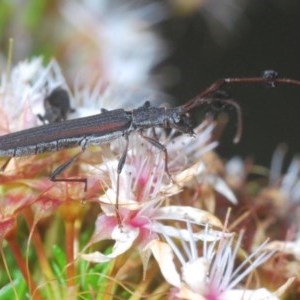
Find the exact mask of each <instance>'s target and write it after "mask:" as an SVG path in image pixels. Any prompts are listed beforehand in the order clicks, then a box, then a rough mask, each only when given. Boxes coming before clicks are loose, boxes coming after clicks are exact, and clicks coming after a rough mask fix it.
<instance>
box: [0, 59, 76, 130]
mask: <svg viewBox="0 0 300 300" xmlns="http://www.w3.org/2000/svg"><path fill="white" fill-rule="evenodd" d="M56 87H62V88H64V89H65V90H67V91H68V92H69V93H70V91H69V88H68V86H67V84H66V82H65V79H64V77H63V75H62V73H61V70H60V68H59V65H58V64H57V62H56V61H55V60H51V61H50V63H49V64H48V65H47V66H43V60H42V58H41V57H35V58H32V59H31V60H24V61H21V62H19V63H18V64H17V65H16V66H15V67H13V68H12V70H11V71H10V73H9V74H2V76H1V84H0V104H1V111H2V112H3V113H4V114H5V116H4V117H3V118H1V126H0V128H1V132H0V133H2V134H5V133H9V132H14V131H18V130H22V129H26V128H30V127H34V126H36V125H38V124H41V123H40V122H39V118H38V117H37V116H38V115H39V114H40V115H44V113H45V108H44V99H45V98H46V97H47V96H48V95H49V94H50V93H51V91H52V90H53V89H55V88H56ZM70 97H71V94H70ZM5 120H6V121H5Z"/></svg>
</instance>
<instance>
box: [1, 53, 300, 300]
mask: <svg viewBox="0 0 300 300" xmlns="http://www.w3.org/2000/svg"><path fill="white" fill-rule="evenodd" d="M57 87H61V88H63V89H65V90H66V91H67V92H68V93H69V97H70V101H71V103H72V106H74V107H76V112H75V113H74V114H75V115H76V114H77V116H82V115H85V114H86V112H87V111H89V112H92V111H94V107H95V103H94V101H93V97H94V98H97V99H98V100H99V101H101V100H102V101H104V102H105V100H106V99H107V95H110V97H111V96H112V95H114V93H113V92H112V91H110V89H109V86H106V89H105V90H104V94H101V92H102V93H103V89H99V90H98V87H96V88H95V90H93V91H92V92H89V93H87V90H86V89H85V90H78V91H77V92H76V93H74V96H72V94H71V92H70V89H69V88H68V86H67V84H66V82H65V80H64V77H63V76H62V73H61V71H60V68H59V66H58V64H57V63H56V62H55V61H54V60H52V61H51V62H50V63H49V64H48V65H47V66H46V67H44V66H43V64H42V60H41V59H40V58H35V59H32V60H30V61H24V62H22V63H20V64H19V65H17V66H16V67H15V68H13V69H12V70H11V72H10V74H9V77H5V76H4V75H3V77H2V81H1V85H0V103H1V104H2V107H3V108H2V110H1V113H2V115H3V116H5V117H3V118H2V119H1V124H0V128H1V133H2V134H7V133H9V132H14V131H19V130H22V129H26V128H29V127H34V126H36V125H38V124H39V123H40V122H41V120H40V118H39V117H38V116H39V115H44V114H45V111H44V109H45V107H44V99H45V97H47V95H48V94H49V93H50V92H51V90H53V89H55V88H57ZM20 89H21V90H22V93H21V92H20ZM97 91H98V92H99V93H98V94H97ZM20 93H21V94H20ZM85 97H87V98H85ZM88 99H90V100H91V101H90V102H89V101H88ZM16 101H19V102H18V104H16ZM7 103H15V105H14V106H13V108H12V106H8V105H7ZM80 103H83V104H84V105H83V106H81V105H80ZM89 103H90V107H89V106H88V104H89ZM94 113H97V112H94ZM68 117H72V114H70V115H68ZM61 125H62V126H63V123H62V124H61ZM41 126H44V125H41ZM216 126H217V124H216V123H215V121H214V120H212V119H211V118H206V119H204V120H203V121H202V123H201V124H200V125H199V126H198V127H196V128H195V136H194V137H190V136H185V135H178V134H177V133H176V132H175V131H171V132H166V131H165V130H164V129H157V128H154V130H149V131H147V132H135V133H132V134H131V135H130V136H129V137H128V140H127V139H126V138H119V139H116V140H113V141H111V142H110V143H108V144H104V145H103V144H102V145H100V146H99V147H90V148H89V149H86V150H85V151H84V152H83V153H81V155H78V153H80V152H81V150H80V149H79V150H78V149H75V150H73V149H70V150H62V151H60V152H57V153H53V154H42V155H37V156H33V157H28V158H23V159H20V158H14V159H11V160H10V161H9V162H8V163H7V164H6V163H5V161H4V164H5V165H6V166H5V170H4V172H3V173H2V174H0V176H1V177H0V178H1V182H0V191H1V193H0V198H1V203H0V210H1V211H0V213H1V219H0V226H1V229H0V232H1V240H2V241H7V242H8V245H9V246H10V247H11V249H14V250H13V254H14V255H15V257H16V258H18V259H17V261H18V262H19V264H20V269H21V272H22V274H23V276H24V278H25V280H26V281H27V284H28V287H29V291H30V293H31V295H34V296H33V298H36V299H41V297H42V296H41V294H42V291H40V288H38V285H37V284H36V283H35V279H33V278H32V277H31V274H30V271H29V268H30V267H29V266H28V263H27V262H26V260H23V259H22V258H21V257H22V253H21V252H22V251H16V238H17V232H18V230H19V225H18V224H19V222H20V219H21V220H22V219H25V221H26V223H27V225H28V228H29V230H30V235H29V236H30V238H29V240H28V245H27V247H26V249H27V250H26V253H27V252H28V250H29V247H30V244H31V242H32V244H33V245H34V248H35V250H36V252H37V256H38V261H39V264H40V265H41V266H42V268H41V269H42V273H43V277H44V278H45V279H46V281H47V280H49V282H51V281H52V280H53V279H54V278H55V274H54V273H53V270H52V268H51V267H50V263H49V261H48V259H47V255H46V253H45V249H44V245H43V244H42V238H41V236H40V235H39V233H38V229H39V230H41V227H40V226H42V225H40V224H43V222H45V220H49V217H50V216H52V217H53V216H55V215H57V214H58V215H59V216H60V217H61V218H62V219H63V220H64V223H65V233H66V234H65V235H66V236H65V244H66V264H65V265H64V267H63V270H62V271H61V272H66V278H67V285H68V292H66V293H67V294H65V295H68V296H70V294H68V293H70V291H71V290H72V291H73V293H75V294H76V293H77V292H79V290H80V289H82V287H81V288H80V284H79V283H77V282H76V280H75V277H76V274H80V275H82V276H85V275H84V273H80V271H78V270H77V269H76V263H77V262H78V261H80V262H82V261H86V262H88V263H93V264H96V265H97V264H99V265H105V264H109V263H111V264H113V263H115V262H116V261H118V259H122V262H123V267H121V269H124V270H126V272H125V271H123V272H120V273H117V274H118V275H117V276H118V277H119V278H121V279H120V280H122V281H124V282H128V280H133V283H132V284H136V287H135V290H136V291H135V292H134V291H132V293H133V294H135V293H137V291H138V289H139V284H141V285H142V284H143V283H142V282H147V278H148V277H149V276H150V275H149V274H151V273H152V272H154V271H153V270H155V267H154V266H155V265H156V264H157V266H158V268H159V269H157V268H156V271H155V274H158V275H157V276H162V278H164V280H165V283H166V284H169V285H170V286H171V287H173V288H170V287H164V289H163V291H164V295H165V297H166V298H169V299H249V300H250V299H279V297H281V295H283V294H284V293H285V292H286V291H287V290H288V289H289V287H290V286H291V285H292V284H293V282H294V281H295V280H296V281H297V280H298V279H295V277H296V274H295V272H293V269H292V262H293V263H295V261H294V260H293V261H287V262H286V264H285V268H286V271H285V272H284V273H282V274H280V276H279V275H278V276H277V277H276V278H275V277H274V280H273V281H268V278H269V277H268V275H267V274H269V273H270V272H271V271H270V269H271V267H270V266H271V264H275V265H276V264H278V262H277V260H276V257H280V255H281V257H288V256H291V255H292V256H294V257H295V260H296V261H298V260H299V255H298V252H297V249H298V248H299V246H298V245H299V241H298V239H297V238H296V239H295V241H294V242H291V241H290V242H285V241H284V236H281V235H280V232H275V231H274V226H276V225H277V224H282V225H284V227H282V228H286V232H287V230H288V229H289V228H290V227H289V226H290V224H291V222H292V221H293V220H295V216H293V217H294V218H292V216H291V217H290V218H287V216H286V215H287V214H288V215H289V214H290V213H291V209H292V208H294V207H295V206H297V203H298V198H299V193H298V189H299V187H298V186H299V184H298V183H299V173H300V171H299V170H300V168H299V160H298V159H294V160H293V162H292V163H291V166H290V167H289V168H288V171H287V173H286V174H284V175H281V169H282V168H281V164H282V152H280V150H278V151H277V152H276V153H275V155H274V159H273V163H272V167H271V171H270V176H269V178H270V181H269V184H268V185H266V186H264V187H258V185H257V187H256V190H258V189H259V192H256V191H255V192H254V191H253V190H251V186H253V184H252V185H251V182H249V181H248V180H247V178H248V175H249V174H250V173H251V172H252V170H253V165H252V163H251V162H243V161H242V160H241V159H238V158H234V159H232V160H231V161H229V162H228V163H227V164H224V163H223V162H222V161H221V160H220V159H219V158H218V157H217V155H216V154H215V153H214V152H213V149H214V148H215V147H216V146H217V144H218V143H217V141H215V140H213V133H214V130H215V128H216ZM149 139H150V141H151V140H156V141H157V142H159V143H160V144H161V145H163V146H164V147H165V148H166V152H164V151H162V150H161V148H158V147H157V144H153V143H151V142H149ZM74 157H76V160H75V159H74ZM120 161H121V162H124V163H122V164H120ZM65 162H67V164H69V162H70V165H69V166H68V168H67V169H66V170H64V172H63V174H59V176H60V179H61V180H59V182H52V181H51V180H49V179H48V176H49V175H50V174H51V172H52V171H53V170H54V169H55V167H56V166H61V165H62V164H64V163H65ZM120 166H121V167H120ZM117 170H119V171H117ZM78 178H79V180H78ZM82 178H86V182H87V193H86V194H85V193H84V188H83V185H82V183H81V182H82V180H80V179H82ZM70 179H71V180H70ZM72 179H74V180H72ZM249 199H250V200H249ZM274 199H275V200H276V199H277V201H275V200H274ZM287 199H291V200H290V202H289V203H288V204H286V205H285V210H284V211H283V210H282V201H283V200H284V201H285V202H286V201H287ZM80 203H85V205H84V206H81V205H80ZM266 203H272V211H271V210H270V207H268V209H269V210H270V212H272V215H271V214H269V213H268V211H266V209H265V205H266ZM250 205H251V206H250ZM229 207H231V212H230V214H229V215H227V217H226V216H225V215H226V213H227V211H228V208H229ZM247 207H248V209H245V208H247ZM274 213H275V214H274ZM254 217H255V218H256V223H255V222H251V220H252V219H253V218H254ZM230 220H235V221H234V222H232V223H231V222H230ZM47 222H49V221H47ZM80 224H81V225H80ZM85 226H89V228H90V229H89V230H88V231H89V232H90V233H91V228H92V227H95V228H94V230H93V232H92V233H91V236H90V237H89V238H88V239H87V238H85V242H84V243H83V241H82V240H81V239H80V236H81V235H80V234H79V233H80V232H83V231H84V228H85ZM241 229H243V232H242V233H240V234H237V232H240V230H241ZM267 236H271V237H272V238H273V239H274V241H273V242H268V241H267ZM245 237H246V240H245ZM52 239H53V237H52ZM56 242H58V241H56ZM136 250H137V251H136ZM135 253H138V254H139V257H140V259H139V260H140V262H141V265H142V271H141V274H142V275H141V276H140V277H139V278H134V279H133V277H132V276H133V275H130V267H129V266H128V265H134V264H136V262H135V261H136V259H135V258H134V257H135ZM27 255H28V253H27ZM26 259H28V258H26ZM125 266H126V267H125ZM258 267H260V271H259V272H258V271H256V269H257V268H258ZM132 268H134V267H132ZM77 272H79V273H77ZM111 272H112V273H111V275H110V274H108V276H113V274H114V271H111ZM133 273H134V272H133ZM8 274H9V272H8ZM160 274H161V275H160ZM150 277H151V276H150ZM152 277H153V276H152ZM154 277H155V276H154ZM141 278H143V279H141ZM152 280H154V278H152ZM277 281H279V282H277ZM38 283H39V284H41V282H38ZM107 284H108V283H107ZM153 284H154V286H160V284H159V283H153V282H152V281H150V282H149V289H148V290H147V291H145V293H151V294H153V295H154V294H155V293H154V290H155V289H154V288H153ZM108 286H109V284H108ZM71 287H73V289H71ZM74 287H77V288H74ZM150 287H152V289H151V288H150ZM96 290H97V289H96V287H94V291H95V293H96ZM106 292H107V293H108V290H106ZM161 292H162V291H161ZM139 293H140V292H139ZM75 294H72V296H74V295H75ZM140 295H141V296H142V295H143V293H142V294H140Z"/></svg>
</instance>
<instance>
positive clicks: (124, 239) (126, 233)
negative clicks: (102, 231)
mask: <svg viewBox="0 0 300 300" xmlns="http://www.w3.org/2000/svg"><path fill="white" fill-rule="evenodd" d="M138 234H139V230H138V229H137V228H132V227H129V226H127V227H122V228H120V227H119V226H116V227H115V229H114V230H113V232H112V236H111V237H112V239H113V240H115V241H116V243H115V245H114V247H113V249H112V253H110V254H108V255H105V254H103V253H101V252H99V251H95V252H92V253H89V254H81V257H82V258H83V259H85V260H87V261H91V262H96V263H103V262H107V261H110V260H112V259H114V258H116V257H117V256H119V255H121V254H123V253H124V252H125V251H127V250H128V249H129V248H130V247H131V246H132V244H133V242H134V241H135V239H136V238H137V236H138Z"/></svg>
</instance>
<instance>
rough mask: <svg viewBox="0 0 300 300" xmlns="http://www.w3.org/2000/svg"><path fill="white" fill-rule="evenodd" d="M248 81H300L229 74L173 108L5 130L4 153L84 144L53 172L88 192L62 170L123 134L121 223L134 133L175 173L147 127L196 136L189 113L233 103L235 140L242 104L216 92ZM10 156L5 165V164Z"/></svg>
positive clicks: (0, 142)
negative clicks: (124, 173) (124, 171)
mask: <svg viewBox="0 0 300 300" xmlns="http://www.w3.org/2000/svg"><path fill="white" fill-rule="evenodd" d="M234 83H238V84H241V83H247V84H266V85H269V86H270V87H275V86H276V85H278V84H290V85H296V86H300V81H298V80H293V79H287V78H277V73H276V72H275V71H272V70H268V71H265V72H264V73H263V75H262V76H261V77H246V78H225V79H220V80H218V81H216V82H214V83H213V84H212V85H211V86H209V87H208V88H206V89H205V90H204V91H203V92H201V93H200V94H199V95H197V96H196V97H195V98H193V99H192V100H190V101H188V102H187V103H185V104H183V105H181V106H177V107H174V108H164V107H154V106H151V105H150V103H149V102H145V103H144V105H142V106H140V107H138V108H136V109H133V110H131V111H127V110H124V109H122V108H120V109H115V110H111V111H108V110H105V109H102V110H101V113H100V114H97V115H93V116H89V117H84V118H79V119H74V120H68V121H65V122H59V123H51V124H47V125H43V126H39V127H35V128H30V129H25V130H22V131H19V132H14V133H10V134H6V135H3V136H1V137H0V156H3V157H9V159H10V158H11V157H18V156H26V155H34V154H40V153H44V152H50V151H59V150H61V149H66V148H73V147H78V146H79V147H81V151H80V152H79V153H77V154H76V155H75V156H73V157H72V158H70V159H69V160H68V161H66V162H64V163H63V164H62V165H60V166H59V167H58V168H56V169H55V170H54V171H53V173H52V174H51V175H50V179H51V180H52V181H67V182H82V183H84V191H85V192H86V191H87V179H86V178H78V179H72V178H69V179H58V178H57V176H58V175H59V174H61V173H62V172H63V171H64V170H65V169H66V168H67V167H68V166H69V165H70V164H71V163H72V162H73V161H74V160H76V158H77V157H78V156H79V155H80V154H81V153H82V152H83V151H84V150H85V149H86V147H87V146H89V145H101V144H104V143H109V142H111V141H113V140H115V139H117V138H119V137H124V138H125V140H126V144H125V149H124V151H123V153H122V155H121V158H120V160H119V163H118V167H117V174H118V176H117V193H116V194H117V196H116V197H117V199H116V215H117V218H118V221H119V224H120V225H121V219H120V216H119V212H118V209H119V204H118V196H119V176H120V173H121V171H122V169H123V167H124V164H125V161H126V155H127V150H128V144H129V135H130V134H131V133H132V132H137V133H139V134H140V136H141V137H142V138H144V139H145V140H146V141H147V142H149V143H150V144H151V145H153V146H154V147H156V148H158V149H159V150H161V151H163V152H164V155H165V172H166V173H167V175H168V176H169V177H170V174H169V171H168V153H167V149H166V148H165V147H164V146H163V145H162V144H161V143H160V142H159V141H158V140H157V139H155V137H149V136H145V135H144V134H143V132H144V130H145V129H148V128H156V127H159V128H167V129H168V128H173V129H176V130H177V131H178V132H180V133H187V134H189V135H193V134H194V131H193V126H192V125H191V121H190V117H189V114H188V113H189V112H190V111H191V110H192V109H193V108H196V107H201V106H202V105H205V104H206V105H210V104H213V103H216V102H221V103H222V104H224V105H231V106H233V107H234V108H235V109H236V111H237V117H238V126H237V132H236V136H235V138H234V142H235V143H237V142H238V141H239V140H240V137H241V133H242V117H241V109H240V106H239V105H238V104H237V103H236V102H235V101H234V100H232V99H224V98H219V97H216V96H215V95H216V92H217V91H219V90H220V89H221V88H222V87H223V86H224V85H226V84H234ZM9 159H8V160H7V161H6V163H5V164H4V165H3V166H2V170H4V169H5V166H6V165H7V163H8V161H9Z"/></svg>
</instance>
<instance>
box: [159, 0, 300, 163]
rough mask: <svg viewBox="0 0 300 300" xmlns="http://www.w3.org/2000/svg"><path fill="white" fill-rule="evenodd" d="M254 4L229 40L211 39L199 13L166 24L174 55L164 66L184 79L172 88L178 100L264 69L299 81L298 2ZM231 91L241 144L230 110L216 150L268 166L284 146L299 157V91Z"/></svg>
mask: <svg viewBox="0 0 300 300" xmlns="http://www.w3.org/2000/svg"><path fill="white" fill-rule="evenodd" d="M250 2H251V1H250ZM281 3H283V2H282V1H281ZM251 4H252V5H249V6H248V8H247V9H246V11H245V16H246V17H247V26H244V27H245V28H242V29H241V30H237V31H238V32H237V33H236V34H228V36H227V37H226V38H224V40H226V41H225V42H224V40H222V41H218V40H216V39H214V38H213V37H212V35H211V32H210V30H209V27H208V25H207V23H206V22H205V20H204V19H203V18H201V17H199V13H195V14H193V15H190V16H189V17H184V18H180V17H178V18H174V19H173V20H171V21H168V22H166V23H165V24H164V28H163V34H164V35H165V36H166V38H167V39H168V40H169V43H170V45H171V46H172V51H173V53H172V55H171V58H170V59H169V60H168V61H167V62H166V64H172V65H174V66H176V68H178V71H179V72H178V73H179V76H180V77H179V80H178V81H177V83H176V84H175V86H173V87H170V88H169V92H170V93H171V94H172V95H173V96H174V97H175V98H176V99H181V100H182V101H186V100H188V99H191V98H192V97H193V96H195V95H196V94H197V93H199V92H200V91H201V90H203V89H204V88H205V87H207V86H208V85H209V84H211V83H212V82H214V81H215V80H216V79H218V78H222V77H245V76H246V77H248V76H257V75H260V74H261V73H262V71H264V70H266V69H273V70H276V71H278V72H279V74H280V76H282V77H291V78H295V79H300V1H298V0H297V1H285V4H286V5H279V4H278V1H252V2H251ZM227 91H228V92H229V93H230V95H231V96H232V97H234V98H235V99H236V100H237V101H238V103H239V104H240V105H241V107H242V111H243V126H244V129H243V136H242V140H241V141H240V143H239V144H238V145H235V144H233V143H232V139H233V136H234V133H235V129H236V117H235V116H236V115H235V112H234V111H233V112H231V111H230V110H229V116H230V120H229V123H228V125H227V127H226V130H225V134H224V135H223V138H222V140H221V146H220V147H219V149H218V151H219V153H220V154H221V155H222V156H223V157H228V158H229V157H232V156H233V155H236V154H239V155H241V156H243V157H247V156H252V157H253V158H254V159H255V162H256V163H260V164H264V165H266V166H269V164H270V159H271V155H272V153H273V152H274V150H275V148H276V146H277V145H278V144H279V143H282V142H284V143H286V144H287V145H288V147H289V152H288V153H289V154H288V156H289V157H292V156H293V155H294V154H295V153H297V152H299V153H300V130H299V128H300V87H295V86H278V87H277V88H275V89H270V88H267V87H265V86H249V85H240V86H236V85H235V86H230V87H228V88H227ZM181 100H180V101H181Z"/></svg>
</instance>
